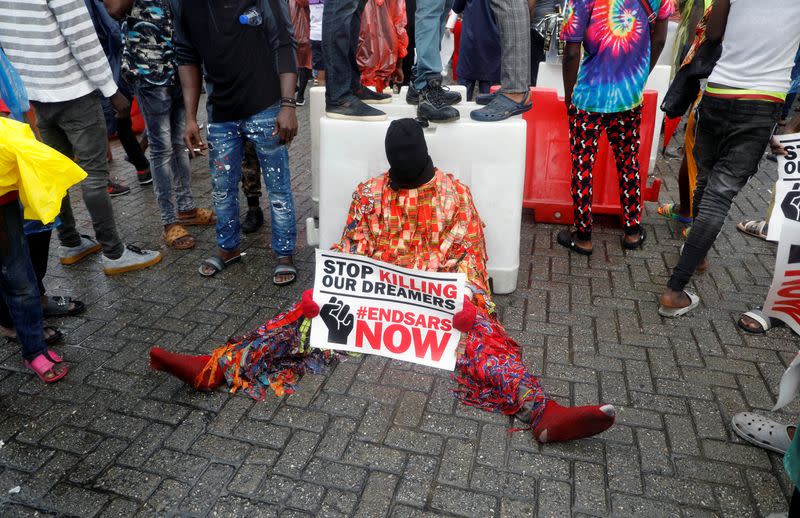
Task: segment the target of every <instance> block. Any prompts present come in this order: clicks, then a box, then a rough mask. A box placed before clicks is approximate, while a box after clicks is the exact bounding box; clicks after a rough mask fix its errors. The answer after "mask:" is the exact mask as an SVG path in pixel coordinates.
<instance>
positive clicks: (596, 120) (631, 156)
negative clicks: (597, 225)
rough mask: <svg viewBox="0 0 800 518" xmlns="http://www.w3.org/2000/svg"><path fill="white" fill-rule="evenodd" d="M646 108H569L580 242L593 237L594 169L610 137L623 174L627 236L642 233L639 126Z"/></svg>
mask: <svg viewBox="0 0 800 518" xmlns="http://www.w3.org/2000/svg"><path fill="white" fill-rule="evenodd" d="M641 123H642V107H641V106H638V107H636V108H634V109H632V110H629V111H625V112H619V113H594V112H587V111H583V110H579V109H577V108H575V106H570V109H569V145H570V151H571V153H572V189H571V190H572V204H573V207H574V210H575V229H576V230H577V232H578V235H577V237H578V239H581V240H589V239H591V238H592V168H593V167H594V161H595V157H596V155H597V141H598V139H599V138H600V135H601V133H602V132H603V131H605V132H606V135H607V136H608V142H609V144H611V150H612V151H613V153H614V159H615V161H616V163H617V174H618V175H619V200H620V205H621V206H622V220H623V225H624V227H625V233H626V234H636V233H638V232H639V221H640V219H641V215H642V189H641V182H640V180H639V143H640V139H639V126H640V125H641Z"/></svg>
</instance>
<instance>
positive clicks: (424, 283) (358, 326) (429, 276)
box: [310, 249, 466, 371]
mask: <svg viewBox="0 0 800 518" xmlns="http://www.w3.org/2000/svg"><path fill="white" fill-rule="evenodd" d="M465 282H466V277H465V275H464V274H463V273H437V272H427V271H421V270H411V269H408V268H401V267H399V266H394V265H392V264H388V263H384V262H381V261H376V260H373V259H369V258H367V257H364V256H360V255H351V254H342V253H338V252H331V251H327V250H319V249H317V264H316V275H315V280H314V301H315V302H316V303H317V304H318V305H319V306H320V314H319V316H317V317H315V318H314V319H313V320H312V322H311V338H310V340H311V346H312V347H317V348H320V349H336V350H341V351H350V352H358V353H365V354H377V355H379V356H385V357H387V358H392V359H394V360H403V361H408V362H412V363H419V364H422V365H428V366H430V367H437V368H439V369H446V370H450V371H452V370H454V369H455V365H456V352H457V348H458V342H459V340H460V339H461V333H460V332H459V331H457V330H456V329H455V328H453V315H455V314H456V313H458V312H459V311H461V309H462V307H463V304H464V302H463V301H464V286H465Z"/></svg>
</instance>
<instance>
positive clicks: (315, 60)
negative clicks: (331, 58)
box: [311, 40, 325, 70]
mask: <svg viewBox="0 0 800 518" xmlns="http://www.w3.org/2000/svg"><path fill="white" fill-rule="evenodd" d="M311 66H312V67H313V68H314V70H325V58H323V57H322V42H321V41H318V40H311Z"/></svg>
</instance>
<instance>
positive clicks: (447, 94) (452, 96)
mask: <svg viewBox="0 0 800 518" xmlns="http://www.w3.org/2000/svg"><path fill="white" fill-rule="evenodd" d="M429 89H434V90H437V91H438V95H439V97H441V99H442V102H444V104H446V105H448V106H452V105H454V104H458V103H460V102H461V94H460V93H458V92H452V91H450V89H449V88H448V87H446V86H443V85H442V80H441V79H430V80H429V81H428V86H427V87H426V88H423V91H424V90H429Z"/></svg>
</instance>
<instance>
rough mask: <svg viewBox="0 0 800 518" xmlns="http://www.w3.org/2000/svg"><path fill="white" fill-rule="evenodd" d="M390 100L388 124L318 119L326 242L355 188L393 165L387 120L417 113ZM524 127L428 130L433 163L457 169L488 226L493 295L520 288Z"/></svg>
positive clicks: (336, 231)
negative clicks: (387, 145)
mask: <svg viewBox="0 0 800 518" xmlns="http://www.w3.org/2000/svg"><path fill="white" fill-rule="evenodd" d="M393 104H395V106H396V107H394V108H392V107H391V106H392V105H390V104H386V105H382V106H381V108H386V111H387V113H390V120H387V121H384V122H361V121H346V120H335V119H329V118H327V117H322V118H321V119H319V125H320V140H319V143H320V175H319V181H320V191H319V193H320V197H319V223H320V226H319V240H318V244H319V246H320V247H321V248H328V247H330V246H331V245H333V244H334V243H336V242H338V240H339V239H340V237H341V235H342V228H343V227H344V224H345V221H346V219H347V211H348V208H349V207H350V202H351V201H352V193H353V191H354V190H355V188H356V186H357V185H358V184H359V183H360V182H362V181H364V180H366V179H368V178H370V177H372V176H376V175H378V174H380V173H382V172H384V171H386V170H387V169H388V168H389V164H388V162H387V160H386V155H385V150H384V149H385V148H384V139H385V136H386V130H387V129H388V127H389V123H390V122H391V119H392V118H398V117H408V116H413V114H414V107H413V106H408V105H405V106H404V107H400V106H402V105H401V103H393ZM402 104H405V100H403V103H402ZM464 104H465V106H463V109H464V110H465V111H466V110H471V109H475V108H477V106H476V105H475V104H473V103H464ZM395 112H396V114H395ZM525 127H526V125H525V121H523V120H522V119H521V118H520V117H515V118H513V119H509V120H506V121H503V122H493V123H487V122H483V123H480V122H475V121H472V120H471V119H469V118H468V117H462V119H461V120H460V121H458V122H453V123H449V124H436V125H432V126H431V127H430V128H428V129H426V130H425V138H426V141H427V143H428V151H429V153H430V155H431V157H432V158H433V163H434V164H435V165H436V167H438V168H439V169H441V170H442V171H446V172H451V173H453V174H454V175H455V176H456V177H457V178H459V179H460V180H461V181H463V182H464V183H465V184H466V185H468V186H469V187H470V190H471V191H472V196H473V198H474V200H475V206H476V207H477V208H478V212H479V213H480V215H481V218H482V219H483V222H484V223H485V225H486V228H485V233H486V247H487V252H488V255H489V263H488V269H489V275H490V276H491V278H492V284H493V289H494V292H495V293H510V292H512V291H514V290H515V289H516V286H517V274H518V271H519V247H520V231H521V224H522V188H523V183H524V174H525V136H526V131H525ZM309 234H310V235H311V232H310V233H309Z"/></svg>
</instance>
